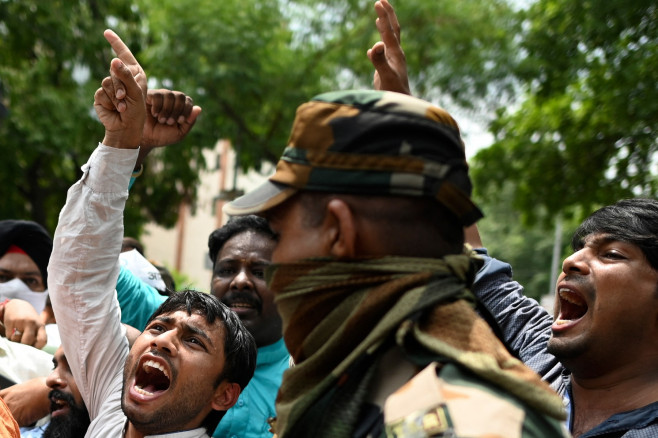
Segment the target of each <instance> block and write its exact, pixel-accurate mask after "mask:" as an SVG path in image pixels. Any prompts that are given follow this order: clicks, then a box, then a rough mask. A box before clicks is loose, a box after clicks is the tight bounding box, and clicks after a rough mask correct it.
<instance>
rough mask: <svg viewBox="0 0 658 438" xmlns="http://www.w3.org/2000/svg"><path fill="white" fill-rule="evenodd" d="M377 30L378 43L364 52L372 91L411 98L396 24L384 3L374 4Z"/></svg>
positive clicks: (389, 5)
mask: <svg viewBox="0 0 658 438" xmlns="http://www.w3.org/2000/svg"><path fill="white" fill-rule="evenodd" d="M375 11H376V12H377V20H376V21H375V23H376V25H377V30H378V31H379V36H380V38H381V41H378V42H377V43H375V45H373V46H372V48H371V49H369V50H368V59H370V62H372V65H373V66H374V67H375V75H374V79H373V84H374V87H375V89H376V90H385V91H397V92H398V93H404V94H409V95H411V89H410V87H409V78H408V77H407V60H406V58H405V56H404V51H403V50H402V46H401V45H400V24H399V23H398V17H397V15H395V11H394V10H393V6H391V4H390V3H389V2H388V0H379V1H377V2H375Z"/></svg>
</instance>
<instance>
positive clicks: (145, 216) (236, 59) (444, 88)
mask: <svg viewBox="0 0 658 438" xmlns="http://www.w3.org/2000/svg"><path fill="white" fill-rule="evenodd" d="M395 6H396V8H397V12H398V13H399V17H400V21H401V23H402V25H403V43H404V45H405V50H406V51H407V54H408V57H409V67H410V72H411V79H412V81H413V83H414V84H415V86H414V89H415V91H416V93H417V94H418V95H421V96H424V97H426V98H432V96H438V95H440V96H441V99H445V100H448V101H451V102H457V103H458V104H460V105H464V106H477V103H478V102H486V103H487V104H489V105H490V104H491V102H492V100H493V99H496V98H498V97H499V96H500V95H501V94H504V93H506V92H509V90H510V81H509V80H508V79H507V72H508V71H509V66H510V64H511V62H512V61H513V60H514V54H515V52H516V49H515V44H516V42H515V41H514V40H513V36H514V35H515V33H516V30H517V26H518V24H517V21H516V20H515V15H514V13H513V12H512V11H511V10H510V9H509V7H508V6H507V4H506V3H505V2H504V1H502V0H463V1H461V2H458V3H455V2H446V1H436V2H434V1H433V2H428V1H426V0H409V1H408V2H404V3H403V2H400V3H399V4H396V5H395ZM375 18H376V14H375V12H374V10H373V4H372V2H370V1H368V2H364V1H360V0H332V1H331V2H329V1H325V2H317V1H310V0H296V1H293V0H279V1H274V2H262V1H259V0H240V1H236V0H225V1H222V2H217V1H214V0H199V1H196V2H194V4H193V5H191V4H190V3H189V2H181V1H174V0H157V1H156V0H138V1H137V2H130V1H127V0H111V1H107V2H96V1H92V0H71V1H63V0H53V1H47V2H46V1H43V0H4V1H0V82H1V84H2V91H3V97H2V101H1V102H2V104H3V105H4V106H5V107H6V108H7V109H8V111H9V112H8V115H7V116H6V117H5V118H4V119H0V153H2V154H3V155H4V156H6V157H9V159H5V160H3V161H2V162H1V163H0V182H1V183H3V184H4V186H5V187H11V188H12V190H9V191H8V193H7V194H6V195H5V198H4V202H3V203H1V204H0V217H6V218H8V217H12V218H25V219H33V220H36V221H37V222H40V223H42V224H44V225H45V226H46V227H47V228H48V229H49V230H51V231H52V230H53V229H54V226H55V223H56V221H57V215H58V212H59V209H60V208H61V206H62V205H63V203H64V198H65V193H66V190H67V188H68V187H69V186H70V185H71V184H72V183H73V182H74V181H76V180H77V178H78V177H79V175H80V171H79V169H80V167H81V166H82V165H83V164H84V163H85V162H86V160H87V158H88V156H89V154H90V152H91V151H92V150H93V148H94V146H95V144H96V142H97V141H98V140H99V139H101V138H102V132H103V129H102V126H101V125H100V124H99V123H98V122H97V120H96V118H95V114H94V111H93V109H92V102H93V100H92V96H93V93H94V91H95V90H96V89H97V88H98V86H99V84H100V82H101V80H102V78H103V77H104V76H106V75H107V70H108V66H109V61H110V59H111V58H112V56H113V54H112V53H111V51H110V48H109V45H108V44H107V43H106V42H105V40H104V38H103V36H102V31H103V29H105V28H108V27H110V28H113V29H114V30H116V31H117V32H118V33H119V35H121V36H122V38H123V39H124V40H125V41H126V43H127V44H128V45H129V47H131V49H132V50H133V52H134V53H135V54H136V56H137V58H138V59H139V60H140V62H141V63H142V65H143V67H144V68H145V71H146V73H147V75H148V76H149V78H150V80H149V86H152V87H158V88H159V87H165V88H174V89H178V90H182V91H185V92H187V93H188V94H190V95H191V96H192V97H193V98H194V100H195V103H197V104H199V105H201V106H202V107H203V113H202V114H201V117H200V119H199V121H198V123H197V126H195V128H194V129H193V130H192V133H191V134H190V135H189V136H188V138H187V139H186V140H185V141H184V142H183V143H182V144H181V145H177V146H173V147H167V148H164V149H162V150H157V151H155V152H154V153H152V154H151V155H150V156H149V158H148V160H147V165H146V170H145V172H144V175H143V176H142V177H140V179H139V180H138V182H137V183H136V184H135V186H134V187H133V189H132V190H131V196H130V199H129V201H128V206H127V209H126V220H125V223H126V233H127V234H130V235H134V236H139V234H140V231H141V229H142V226H143V224H144V223H145V222H147V221H154V222H156V223H159V224H161V225H164V226H172V225H173V224H174V223H175V221H176V220H177V218H178V206H179V204H180V202H181V201H183V200H185V201H187V202H190V203H192V204H194V200H195V199H196V185H197V182H198V174H199V171H200V170H202V169H204V168H205V163H204V159H203V155H202V152H203V149H204V148H208V147H212V146H213V145H214V144H215V142H216V141H217V140H218V139H219V138H228V139H230V140H231V141H232V143H233V145H234V146H235V147H236V148H237V150H238V151H239V160H240V165H241V167H242V168H244V169H248V168H259V166H260V164H261V163H262V162H264V161H270V162H272V161H276V160H277V158H278V156H279V155H280V153H281V151H282V150H283V148H284V146H285V145H286V143H287V138H288V132H289V128H290V125H291V122H292V120H293V117H294V112H295V108H296V107H297V106H298V105H299V104H301V103H302V102H304V101H306V100H308V99H309V98H310V97H312V96H313V95H315V94H318V93H320V92H324V91H328V90H331V89H337V88H348V87H349V88H368V87H370V86H371V85H370V84H371V81H372V73H373V72H372V67H371V65H370V63H369V61H368V60H367V58H366V56H365V53H366V50H367V49H368V48H369V47H371V46H372V44H373V43H374V42H376V41H377V40H378V39H379V36H378V34H377V32H376V29H375V26H374V21H375Z"/></svg>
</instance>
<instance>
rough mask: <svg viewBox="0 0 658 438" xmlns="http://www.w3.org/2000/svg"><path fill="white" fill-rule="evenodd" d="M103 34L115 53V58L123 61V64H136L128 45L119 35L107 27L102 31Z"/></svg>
mask: <svg viewBox="0 0 658 438" xmlns="http://www.w3.org/2000/svg"><path fill="white" fill-rule="evenodd" d="M103 35H104V36H105V39H106V40H107V42H108V43H110V45H111V46H112V49H113V50H114V52H115V53H116V54H117V58H119V59H120V60H121V61H123V63H124V64H126V65H135V64H138V63H137V59H135V57H134V56H133V54H132V52H131V51H130V49H129V48H128V46H126V44H125V43H124V42H123V40H121V38H120V37H119V35H117V34H116V33H115V32H114V31H113V30H111V29H107V30H105V32H103Z"/></svg>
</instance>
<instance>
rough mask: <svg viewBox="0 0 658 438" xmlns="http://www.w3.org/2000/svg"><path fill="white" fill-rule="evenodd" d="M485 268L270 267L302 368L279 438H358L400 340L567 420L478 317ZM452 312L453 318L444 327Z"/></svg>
mask: <svg viewBox="0 0 658 438" xmlns="http://www.w3.org/2000/svg"><path fill="white" fill-rule="evenodd" d="M480 263H481V260H480V259H479V258H476V257H472V256H471V255H470V252H469V253H467V254H466V253H465V254H460V255H449V256H446V257H444V258H443V259H427V258H407V257H384V258H378V259H370V260H350V261H346V262H336V261H331V260H319V259H315V260H307V261H301V262H297V263H291V264H283V265H272V266H270V267H269V268H268V271H267V279H268V283H269V287H270V288H271V289H272V290H273V291H275V294H276V295H275V301H276V304H277V307H278V309H279V312H280V314H281V317H282V320H283V333H284V335H283V336H284V340H285V341H286V346H287V347H288V351H289V352H290V353H291V355H292V357H293V359H294V361H295V364H296V365H295V367H293V368H291V369H289V370H288V371H286V373H285V374H284V378H283V383H282V386H281V388H280V390H279V395H278V398H277V403H276V409H277V422H276V432H277V433H278V434H279V437H280V438H286V437H291V436H311V435H305V433H306V434H308V433H309V431H308V428H313V433H312V436H327V437H340V436H351V430H352V429H353V428H354V427H355V424H356V421H357V416H358V414H359V408H360V406H361V405H362V403H363V401H364V397H365V395H366V393H367V391H368V382H369V379H370V377H371V376H372V373H373V370H374V369H375V366H374V364H375V363H376V360H377V356H378V354H379V353H380V349H379V347H380V346H382V345H383V344H386V343H391V342H396V343H397V344H398V345H400V346H402V347H403V349H405V350H407V351H408V355H409V358H410V360H411V361H417V362H418V363H417V364H418V365H419V366H422V365H426V364H427V363H429V362H431V361H435V360H437V358H439V359H443V360H447V361H451V362H454V363H458V364H460V365H461V366H464V367H466V368H467V369H469V370H470V371H472V372H474V373H475V374H477V375H478V376H479V377H480V378H482V379H485V380H487V381H491V382H493V383H495V384H496V385H497V386H498V387H499V388H501V389H503V390H505V391H507V392H509V393H511V394H513V395H515V396H516V397H518V398H519V399H520V400H521V401H523V402H524V403H526V404H527V405H529V406H531V407H532V409H535V410H537V411H538V412H540V413H541V414H542V415H549V416H552V417H554V418H558V419H559V418H563V416H564V412H563V408H562V403H561V401H560V399H559V398H558V397H557V396H556V395H555V394H553V393H552V391H551V390H550V388H549V387H548V386H547V385H546V384H545V383H543V382H542V381H541V380H540V379H539V377H538V376H537V375H536V374H534V373H533V372H532V371H530V370H529V369H528V368H527V367H525V366H524V365H523V364H522V363H521V362H520V361H518V360H517V359H515V358H513V357H511V356H510V355H509V353H507V351H506V350H505V348H504V347H503V346H502V344H500V341H498V339H497V338H496V337H495V336H494V335H493V333H492V332H491V330H490V329H489V328H488V326H486V323H485V322H484V321H482V320H481V319H480V318H479V317H478V316H477V315H476V314H475V312H474V310H473V303H474V298H473V295H472V294H471V292H470V291H469V290H468V289H467V285H469V284H470V283H471V281H472V276H473V274H474V272H475V271H476V270H477V267H478V266H479V264H480ZM450 306H456V307H450ZM443 308H450V313H449V314H448V315H440V317H441V321H439V322H436V321H434V318H433V316H434V315H435V314H436V312H437V311H438V312H440V311H441V309H443ZM464 323H466V326H465V325H464ZM435 326H438V327H440V328H441V330H440V331H436V330H433V329H434V328H435ZM464 331H465V333H462V332H464Z"/></svg>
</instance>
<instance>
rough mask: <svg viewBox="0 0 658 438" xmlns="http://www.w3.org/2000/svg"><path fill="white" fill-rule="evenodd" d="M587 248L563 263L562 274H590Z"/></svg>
mask: <svg viewBox="0 0 658 438" xmlns="http://www.w3.org/2000/svg"><path fill="white" fill-rule="evenodd" d="M587 252H588V249H587V248H582V249H580V250H578V251H575V252H574V253H573V254H571V255H570V256H569V257H567V258H566V259H564V261H563V262H562V272H564V273H565V274H566V275H571V274H580V275H587V274H588V273H589V265H588V263H587Z"/></svg>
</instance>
